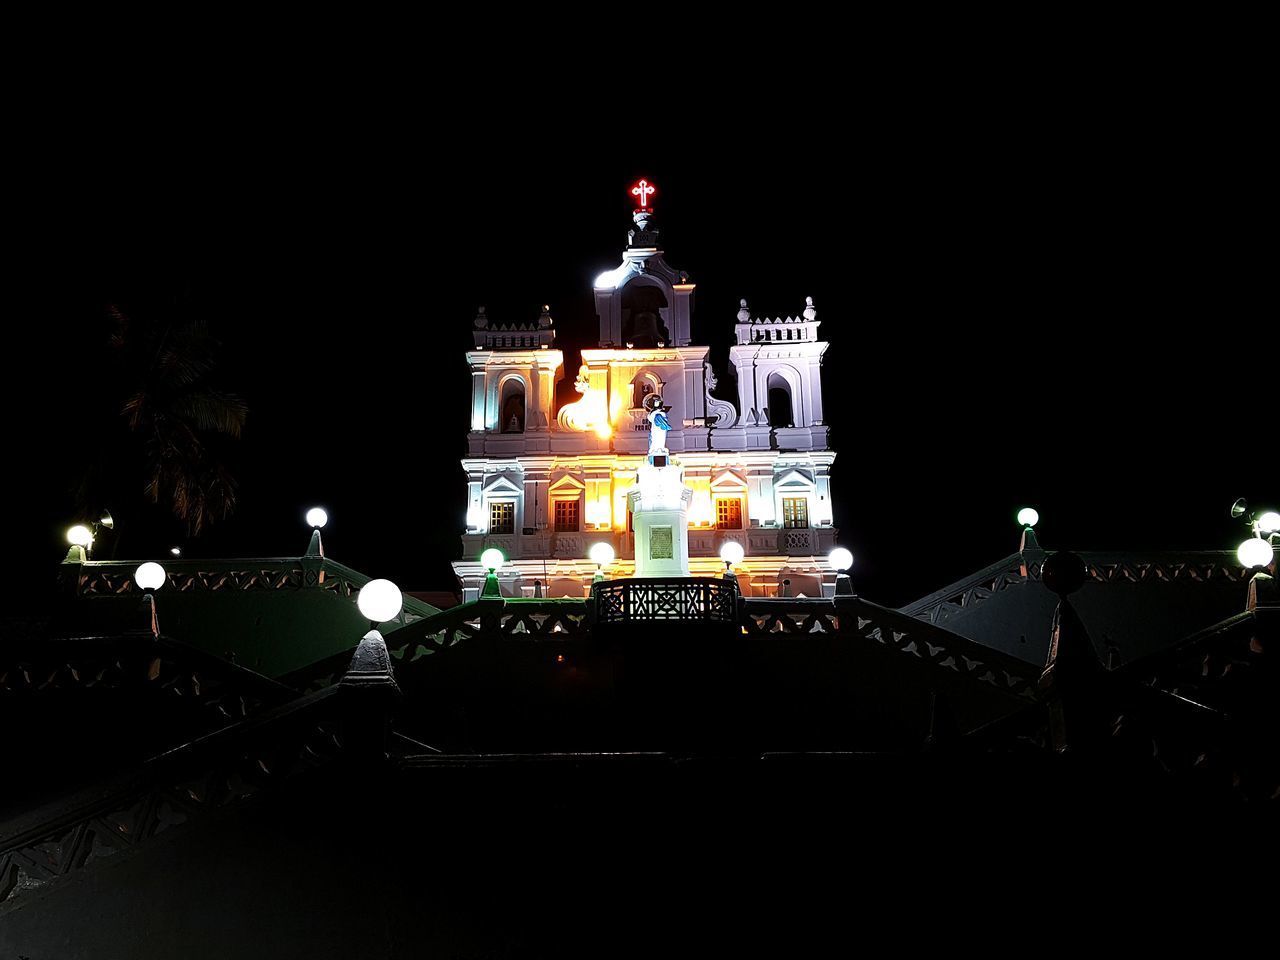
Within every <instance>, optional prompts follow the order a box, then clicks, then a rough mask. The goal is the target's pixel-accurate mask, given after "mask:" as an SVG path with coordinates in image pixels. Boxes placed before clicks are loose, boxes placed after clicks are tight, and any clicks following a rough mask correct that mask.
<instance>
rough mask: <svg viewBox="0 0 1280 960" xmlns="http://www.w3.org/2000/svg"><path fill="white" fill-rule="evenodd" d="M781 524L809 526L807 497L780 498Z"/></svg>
mask: <svg viewBox="0 0 1280 960" xmlns="http://www.w3.org/2000/svg"><path fill="white" fill-rule="evenodd" d="M782 525H783V526H784V527H807V526H809V498H808V497H783V498H782Z"/></svg>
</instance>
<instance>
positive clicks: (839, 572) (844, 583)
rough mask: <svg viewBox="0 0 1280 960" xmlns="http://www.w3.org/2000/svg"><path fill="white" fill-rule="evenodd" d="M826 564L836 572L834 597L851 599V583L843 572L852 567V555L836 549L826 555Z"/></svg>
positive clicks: (841, 549) (842, 549) (840, 548)
mask: <svg viewBox="0 0 1280 960" xmlns="http://www.w3.org/2000/svg"><path fill="white" fill-rule="evenodd" d="M827 562H828V563H830V564H831V567H832V569H833V570H835V571H836V596H837V597H852V596H853V581H852V580H850V579H849V574H847V573H845V571H846V570H848V569H849V568H850V567H852V566H853V554H852V553H850V552H849V551H848V550H846V549H845V548H844V547H836V548H835V549H834V550H832V551H831V552H830V553H829V554H827Z"/></svg>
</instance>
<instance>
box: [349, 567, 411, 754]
mask: <svg viewBox="0 0 1280 960" xmlns="http://www.w3.org/2000/svg"><path fill="white" fill-rule="evenodd" d="M356 606H357V607H358V608H359V610H360V613H361V614H362V615H363V616H365V617H366V618H368V620H369V632H368V633H366V634H365V635H364V636H363V637H362V638H361V639H360V644H359V646H357V647H356V652H355V655H354V656H353V657H352V658H351V666H349V667H348V668H347V672H346V673H345V674H344V675H343V677H342V679H341V680H340V681H339V682H338V689H339V691H341V692H342V695H343V697H344V700H345V702H346V703H347V708H346V710H345V711H344V714H343V719H342V725H343V735H344V737H345V738H346V740H347V741H348V743H349V744H350V748H351V751H352V755H353V756H354V757H355V758H356V759H357V760H358V761H364V762H372V761H381V760H383V759H385V758H386V748H387V736H388V733H389V731H390V725H391V710H392V707H391V704H392V701H393V700H394V699H395V697H396V696H398V695H399V693H400V688H399V687H398V686H397V685H396V679H395V674H394V672H393V671H392V669H391V657H390V656H389V655H388V653H387V643H386V641H385V640H384V639H383V638H382V634H381V632H379V630H378V625H379V624H381V623H386V622H387V621H389V620H394V619H395V618H396V617H398V616H399V615H400V611H401V610H402V609H404V594H402V593H401V592H400V588H399V587H397V586H396V585H395V584H394V583H392V582H391V581H390V580H370V581H369V582H368V583H366V584H365V585H364V586H363V587H361V588H360V592H359V593H358V594H357V595H356Z"/></svg>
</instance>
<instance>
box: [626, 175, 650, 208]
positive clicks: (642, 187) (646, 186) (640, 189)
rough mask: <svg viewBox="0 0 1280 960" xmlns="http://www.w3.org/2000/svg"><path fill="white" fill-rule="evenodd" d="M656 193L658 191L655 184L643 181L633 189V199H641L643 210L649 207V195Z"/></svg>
mask: <svg viewBox="0 0 1280 960" xmlns="http://www.w3.org/2000/svg"><path fill="white" fill-rule="evenodd" d="M655 192H656V190H655V188H654V186H653V184H651V183H650V182H649V181H648V180H641V181H639V182H638V183H637V184H636V185H635V186H634V187H632V188H631V195H632V196H633V197H639V198H640V207H641V209H643V208H645V207H647V206H648V205H649V195H650V194H651V193H655Z"/></svg>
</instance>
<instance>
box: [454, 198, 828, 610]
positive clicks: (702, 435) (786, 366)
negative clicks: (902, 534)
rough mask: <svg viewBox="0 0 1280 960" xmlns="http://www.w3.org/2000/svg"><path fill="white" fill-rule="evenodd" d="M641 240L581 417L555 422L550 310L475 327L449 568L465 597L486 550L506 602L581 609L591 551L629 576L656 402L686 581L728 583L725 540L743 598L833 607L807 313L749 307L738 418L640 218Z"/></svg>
mask: <svg viewBox="0 0 1280 960" xmlns="http://www.w3.org/2000/svg"><path fill="white" fill-rule="evenodd" d="M636 222H637V226H638V228H639V229H638V230H636V231H633V233H632V236H631V246H630V247H629V249H628V250H627V251H626V252H625V254H624V257H623V261H622V264H621V265H620V266H619V267H617V268H616V269H614V270H611V271H608V272H606V273H605V274H602V275H601V276H600V277H598V278H597V279H596V282H595V288H594V290H595V301H596V312H597V317H598V320H599V331H600V332H599V342H598V345H597V346H596V347H591V348H588V349H584V350H582V351H581V354H582V363H581V365H580V367H579V371H578V375H577V378H576V380H575V388H576V390H577V391H578V393H579V397H578V399H577V400H575V401H574V402H572V403H567V404H564V405H563V406H561V407H560V408H559V409H558V410H556V409H553V406H554V404H555V385H556V383H557V381H559V379H560V378H561V376H563V364H564V358H563V354H562V353H561V351H560V350H558V349H553V348H552V343H553V341H554V336H555V331H554V324H553V322H552V320H551V317H550V311H549V310H547V309H544V310H543V314H542V316H541V317H539V318H538V321H537V322H536V323H530V324H526V325H523V326H505V327H495V326H494V325H493V324H492V323H491V321H490V320H489V319H488V318H487V317H486V316H485V315H484V314H483V312H482V313H481V315H480V316H479V317H478V318H477V322H476V346H477V349H476V350H474V351H471V352H469V353H468V354H467V361H468V363H469V364H470V367H471V373H472V383H473V391H472V415H471V432H470V434H469V438H468V456H467V457H466V458H465V459H464V460H463V461H462V463H463V468H464V469H465V470H466V473H467V483H468V500H467V529H466V532H465V533H464V535H463V538H462V539H463V559H462V560H461V561H457V562H455V563H454V569H455V572H456V574H457V576H458V577H459V580H460V582H461V583H462V586H463V590H464V593H465V594H466V595H467V596H468V597H471V596H474V595H475V593H476V592H477V591H478V590H479V588H480V586H481V585H482V583H483V580H484V571H483V570H482V569H481V568H480V565H479V562H478V557H479V556H480V553H481V551H482V550H484V549H486V548H487V547H490V546H494V547H497V548H498V549H500V550H502V552H503V554H504V555H505V556H506V557H507V558H508V560H509V562H508V563H507V564H506V565H505V566H504V568H503V569H502V570H501V571H499V579H500V581H501V583H502V587H503V592H504V593H506V594H508V595H511V596H522V595H524V596H531V595H534V593H535V591H540V592H541V593H542V595H544V596H545V595H549V596H565V595H572V596H583V595H584V594H585V593H586V592H587V591H588V590H589V587H590V583H591V577H592V574H593V573H594V572H595V566H594V564H592V563H591V562H590V561H589V560H588V559H587V551H588V549H589V548H590V546H591V545H592V544H593V543H595V542H597V541H599V540H607V541H609V542H610V543H612V544H613V547H614V550H615V553H616V555H617V557H618V559H617V561H615V563H614V564H613V565H612V567H611V568H610V569H609V570H607V571H605V575H606V577H619V576H628V575H631V574H632V573H633V572H634V570H635V562H634V561H635V535H634V523H633V520H632V517H631V515H630V513H629V510H628V494H629V493H633V490H634V488H635V485H636V477H637V471H638V469H639V468H640V466H641V464H642V463H643V461H644V454H645V452H646V450H647V448H648V430H649V422H648V420H647V419H646V411H645V409H644V407H643V405H642V404H643V400H644V397H645V396H646V395H648V394H649V393H655V392H656V393H658V394H659V395H661V397H662V398H663V402H664V403H665V405H666V406H667V407H668V408H669V409H668V412H667V418H668V419H669V420H670V422H671V431H670V433H669V434H668V435H667V447H668V448H669V449H670V451H671V452H672V454H673V455H675V456H676V457H677V458H678V460H679V463H680V465H681V466H682V467H683V470H684V482H685V484H687V485H688V487H689V488H690V489H691V491H692V492H691V494H690V496H689V502H688V508H687V510H688V524H689V539H688V551H689V557H688V563H689V570H690V572H691V573H692V574H694V575H713V574H718V573H722V572H723V571H724V564H723V563H722V562H721V561H720V560H719V550H720V546H721V545H722V544H723V542H724V541H725V540H727V539H732V540H736V541H738V542H739V543H741V544H742V545H743V547H744V548H745V551H746V559H745V560H744V561H743V562H742V563H741V564H739V565H738V566H737V567H736V572H737V574H738V581H739V584H740V585H741V586H742V589H743V592H744V593H747V594H753V595H764V596H775V595H780V594H783V593H790V595H793V596H795V595H798V594H801V593H804V594H806V595H808V596H814V595H816V594H817V593H818V592H819V591H825V592H828V593H829V592H830V590H831V589H832V588H833V585H834V581H835V573H834V571H832V570H831V569H830V567H829V565H828V563H827V561H826V556H827V553H828V552H829V551H830V550H831V548H832V547H834V546H835V545H836V539H835V538H836V530H835V528H834V527H833V525H832V509H831V491H830V483H829V474H830V469H831V465H832V463H833V462H834V460H835V453H834V452H833V451H831V450H830V449H829V447H828V438H827V427H826V423H825V421H824V419H823V412H822V383H821V363H822V355H823V352H824V351H825V349H826V346H827V345H826V343H824V342H822V341H820V340H818V338H817V337H818V321H817V313H816V310H815V308H814V306H813V302H812V300H808V301H806V306H805V309H804V311H803V312H802V314H801V315H800V316H799V317H797V318H794V319H793V318H786V319H777V320H768V319H752V318H751V317H750V314H749V312H748V311H747V309H746V303H745V301H743V304H742V310H740V311H739V313H738V323H737V325H736V331H737V340H738V343H737V344H736V345H735V346H733V347H732V348H731V349H730V361H731V363H732V364H733V368H734V372H735V374H736V376H737V386H738V390H737V393H738V403H737V405H736V407H735V405H734V404H733V403H731V402H729V401H727V400H723V399H720V398H716V397H713V396H711V393H710V391H711V390H712V389H714V387H715V385H716V376H715V373H714V372H713V371H712V369H711V366H710V364H709V362H708V358H707V353H708V348H707V347H705V346H697V345H695V344H694V343H692V330H691V319H692V317H691V297H692V293H693V291H694V284H693V283H691V282H690V281H689V278H688V275H687V274H685V273H683V272H677V271H675V270H673V269H672V268H671V267H669V266H668V265H667V264H666V262H665V261H664V260H663V256H662V251H661V249H660V248H659V246H658V242H657V240H658V237H657V231H656V230H652V229H650V228H649V225H648V217H647V212H645V214H644V215H642V214H641V213H637V216H636ZM535 581H541V583H540V585H537V586H535ZM783 581H790V582H789V583H787V584H785V585H784V583H783Z"/></svg>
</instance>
